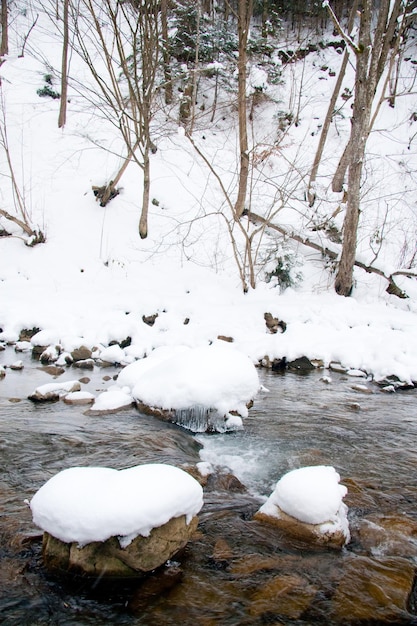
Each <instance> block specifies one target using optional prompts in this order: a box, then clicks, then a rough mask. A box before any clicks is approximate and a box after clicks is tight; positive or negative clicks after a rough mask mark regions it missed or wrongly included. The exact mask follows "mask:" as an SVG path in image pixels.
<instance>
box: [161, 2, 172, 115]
mask: <svg viewBox="0 0 417 626" xmlns="http://www.w3.org/2000/svg"><path fill="white" fill-rule="evenodd" d="M161 34H162V62H163V68H164V88H165V104H171V103H172V74H171V66H170V54H169V42H168V7H167V0H161Z"/></svg>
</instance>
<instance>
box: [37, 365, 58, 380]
mask: <svg viewBox="0 0 417 626" xmlns="http://www.w3.org/2000/svg"><path fill="white" fill-rule="evenodd" d="M38 369H40V370H41V371H42V372H45V373H46V374H50V375H51V376H53V377H54V378H56V377H57V376H61V374H63V373H64V372H65V369H64V368H63V367H59V366H58V365H45V366H44V367H38Z"/></svg>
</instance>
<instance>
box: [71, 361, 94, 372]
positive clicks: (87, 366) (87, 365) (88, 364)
mask: <svg viewBox="0 0 417 626" xmlns="http://www.w3.org/2000/svg"><path fill="white" fill-rule="evenodd" d="M72 367H78V368H79V369H83V370H92V369H94V359H80V360H79V361H74V363H73V364H72Z"/></svg>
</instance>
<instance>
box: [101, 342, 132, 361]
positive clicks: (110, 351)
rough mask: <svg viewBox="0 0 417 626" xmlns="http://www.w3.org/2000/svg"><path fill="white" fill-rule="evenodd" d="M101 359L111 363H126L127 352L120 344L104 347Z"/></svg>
mask: <svg viewBox="0 0 417 626" xmlns="http://www.w3.org/2000/svg"><path fill="white" fill-rule="evenodd" d="M100 360H101V361H103V363H109V364H111V365H121V364H122V365H124V364H125V363H126V354H125V351H124V350H123V349H122V348H121V347H120V346H119V345H118V344H115V345H113V346H109V347H108V348H104V349H103V350H102V351H101V352H100Z"/></svg>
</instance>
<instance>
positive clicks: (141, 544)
mask: <svg viewBox="0 0 417 626" xmlns="http://www.w3.org/2000/svg"><path fill="white" fill-rule="evenodd" d="M197 525H198V518H197V517H196V516H194V517H193V518H192V519H191V521H190V522H189V523H187V521H186V516H185V515H182V516H181V517H174V518H172V519H171V520H169V521H168V522H167V523H166V524H163V525H162V526H159V527H158V528H154V529H152V531H151V532H150V534H149V535H148V536H147V537H142V536H138V537H136V539H134V540H133V541H132V542H131V543H130V544H129V545H128V546H126V547H124V548H122V547H121V546H120V542H119V539H118V538H117V537H110V539H107V540H106V541H92V542H91V543H88V544H86V545H85V546H79V545H78V544H77V543H76V542H71V543H66V542H64V541H61V540H60V539H56V538H55V537H53V536H52V535H50V534H49V533H47V532H45V533H44V535H43V543H42V556H43V561H44V564H45V567H46V568H47V569H49V570H50V571H54V572H67V573H70V574H75V575H84V576H90V577H93V578H99V577H100V578H101V577H106V578H135V577H137V576H140V575H141V574H143V573H145V572H151V571H152V570H154V569H156V568H157V567H160V566H161V565H163V564H164V563H166V561H168V560H169V559H171V558H172V557H173V556H174V555H175V554H177V553H178V552H179V551H180V550H181V549H182V548H184V547H185V546H186V545H187V543H188V541H189V540H190V538H191V536H192V535H193V533H194V532H195V531H196V529H197Z"/></svg>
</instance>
